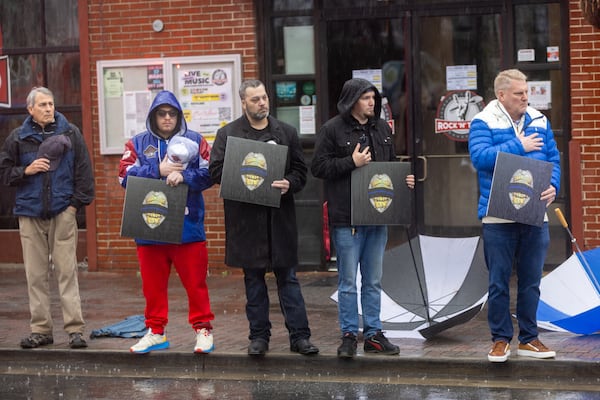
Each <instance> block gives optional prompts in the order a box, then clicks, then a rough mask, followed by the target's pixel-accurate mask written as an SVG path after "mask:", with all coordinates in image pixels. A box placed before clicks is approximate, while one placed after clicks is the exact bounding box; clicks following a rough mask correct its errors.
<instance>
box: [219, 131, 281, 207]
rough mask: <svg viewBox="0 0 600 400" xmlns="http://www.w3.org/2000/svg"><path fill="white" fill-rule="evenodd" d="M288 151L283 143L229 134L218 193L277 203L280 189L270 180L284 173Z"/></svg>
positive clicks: (228, 196)
mask: <svg viewBox="0 0 600 400" xmlns="http://www.w3.org/2000/svg"><path fill="white" fill-rule="evenodd" d="M287 153H288V147H287V146H284V145H280V144H275V143H270V142H262V141H258V140H250V139H244V138H239V137H235V136H228V137H227V145H226V147H225V158H224V160H223V173H222V175H221V188H220V192H219V196H221V197H222V198H223V199H227V200H235V201H241V202H244V203H252V204H259V205H263V206H269V207H279V204H280V201H281V190H280V189H276V188H273V187H271V183H272V182H273V181H275V180H280V179H283V177H284V176H285V164H286V162H287Z"/></svg>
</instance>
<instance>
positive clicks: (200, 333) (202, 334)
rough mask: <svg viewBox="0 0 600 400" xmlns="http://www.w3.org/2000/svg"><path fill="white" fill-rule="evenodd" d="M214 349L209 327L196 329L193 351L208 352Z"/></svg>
mask: <svg viewBox="0 0 600 400" xmlns="http://www.w3.org/2000/svg"><path fill="white" fill-rule="evenodd" d="M214 349H215V345H214V343H213V335H212V332H211V330H210V329H206V328H202V329H198V330H196V347H194V353H210V352H212V351H213V350H214Z"/></svg>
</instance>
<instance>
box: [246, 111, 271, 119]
mask: <svg viewBox="0 0 600 400" xmlns="http://www.w3.org/2000/svg"><path fill="white" fill-rule="evenodd" d="M247 115H248V118H250V119H252V120H255V121H262V120H263V119H265V118H267V117H268V116H269V110H262V111H257V112H250V111H247Z"/></svg>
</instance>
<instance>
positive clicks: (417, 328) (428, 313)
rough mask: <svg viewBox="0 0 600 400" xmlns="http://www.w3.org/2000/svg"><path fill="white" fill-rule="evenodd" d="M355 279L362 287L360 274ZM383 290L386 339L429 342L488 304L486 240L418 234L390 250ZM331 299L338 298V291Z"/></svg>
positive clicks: (385, 258) (387, 257) (386, 254)
mask: <svg viewBox="0 0 600 400" xmlns="http://www.w3.org/2000/svg"><path fill="white" fill-rule="evenodd" d="M357 281H358V283H359V286H360V276H359V277H357ZM382 289H383V293H382V301H381V320H382V322H383V329H384V330H385V331H386V335H387V336H388V337H392V338H393V337H417V338H425V339H427V338H431V337H433V336H435V335H436V334H438V333H440V332H442V331H444V330H446V329H448V328H451V327H453V326H456V325H459V324H462V323H465V322H467V321H469V320H470V319H472V318H473V317H474V316H475V315H476V314H477V313H478V312H479V311H480V310H481V309H482V308H483V306H484V304H485V302H486V300H487V290H488V273H487V268H486V266H485V260H484V257H483V245H482V242H481V240H480V239H479V237H467V238H449V237H432V236H424V235H419V236H417V237H414V238H413V239H411V240H410V241H408V242H406V243H404V244H402V245H400V246H396V247H393V248H391V249H388V250H386V252H385V254H384V261H383V279H382ZM332 298H333V299H334V300H337V292H336V293H334V294H333V295H332ZM359 298H360V296H359ZM359 311H360V308H359Z"/></svg>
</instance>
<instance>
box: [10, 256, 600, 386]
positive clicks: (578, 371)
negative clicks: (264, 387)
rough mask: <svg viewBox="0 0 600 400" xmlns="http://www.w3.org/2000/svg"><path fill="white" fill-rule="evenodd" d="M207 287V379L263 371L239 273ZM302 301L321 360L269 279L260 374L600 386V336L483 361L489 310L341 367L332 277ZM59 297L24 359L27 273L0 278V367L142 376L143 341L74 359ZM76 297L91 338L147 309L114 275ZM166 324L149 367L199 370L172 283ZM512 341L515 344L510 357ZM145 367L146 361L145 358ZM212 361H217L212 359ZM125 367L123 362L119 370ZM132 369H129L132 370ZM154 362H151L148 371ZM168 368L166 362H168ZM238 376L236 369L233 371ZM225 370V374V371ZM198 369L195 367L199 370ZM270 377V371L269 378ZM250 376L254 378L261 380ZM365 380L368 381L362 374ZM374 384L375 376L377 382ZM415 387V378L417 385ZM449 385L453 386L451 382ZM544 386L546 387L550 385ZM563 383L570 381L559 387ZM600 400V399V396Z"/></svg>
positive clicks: (126, 278) (111, 342) (125, 278)
mask: <svg viewBox="0 0 600 400" xmlns="http://www.w3.org/2000/svg"><path fill="white" fill-rule="evenodd" d="M231 272H232V273H228V272H224V273H222V274H220V275H213V276H211V277H209V280H208V285H209V290H210V296H211V303H212V309H213V312H214V314H215V320H214V321H213V325H214V330H213V334H214V337H215V347H216V348H215V352H214V353H212V354H210V355H208V356H202V357H203V358H202V360H203V361H202V364H203V367H202V370H203V371H204V372H205V373H206V368H207V367H208V366H211V365H212V366H213V367H214V368H216V369H217V370H219V371H222V369H223V368H235V369H236V370H237V369H239V368H241V367H240V366H243V369H245V370H252V365H254V364H253V363H256V362H257V361H256V360H254V359H251V358H250V357H248V356H247V353H246V348H247V345H248V339H247V336H248V322H247V320H246V316H245V311H244V307H245V294H244V284H243V279H242V275H241V274H240V273H239V272H238V271H237V270H231ZM298 278H299V280H300V282H301V284H302V288H303V294H304V297H305V301H306V305H307V310H308V316H309V321H310V327H311V330H312V341H313V343H314V344H315V345H317V346H318V347H319V348H320V350H321V352H320V354H319V355H317V356H314V357H305V356H300V355H298V354H295V353H291V352H290V351H289V343H288V339H287V331H286V330H285V327H284V324H283V318H282V316H281V312H280V310H279V304H278V301H277V293H276V287H275V281H274V279H273V276H272V274H269V275H268V280H269V282H268V284H269V288H270V297H271V321H272V323H273V329H272V337H271V343H270V351H269V353H268V354H267V356H266V357H265V360H263V361H260V366H261V367H260V369H259V370H260V371H261V372H260V373H261V374H263V376H264V374H268V373H269V371H271V372H277V373H280V372H281V371H285V370H287V369H289V368H293V371H294V372H293V373H301V372H299V371H302V370H303V369H304V374H315V373H319V374H320V373H326V371H329V373H333V371H335V373H336V374H344V373H348V374H350V375H352V374H357V375H363V376H364V375H369V374H375V376H380V377H381V376H383V375H388V376H398V375H400V374H405V375H406V374H409V372H410V374H417V375H415V376H418V374H419V373H420V374H439V376H440V377H443V376H446V377H448V376H449V375H448V374H449V373H450V371H452V373H453V374H456V376H465V379H467V378H468V377H469V376H470V377H474V376H475V375H477V376H479V377H480V378H481V379H483V380H489V379H516V380H519V379H521V380H522V379H526V377H527V376H529V377H531V379H537V378H535V377H539V376H544V377H546V379H547V378H552V379H558V378H563V379H565V380H570V381H571V382H573V380H574V379H576V380H577V379H580V380H585V382H588V381H587V380H588V379H589V381H590V382H591V384H592V385H594V384H595V385H596V386H598V385H597V379H598V378H597V377H598V376H600V372H599V371H600V369H599V367H600V335H592V336H577V335H572V334H568V333H557V332H547V331H542V332H541V335H540V338H541V340H542V341H543V342H544V343H545V344H546V345H547V346H548V347H550V348H551V349H553V350H556V351H557V357H556V359H555V360H531V359H524V358H520V357H518V356H517V355H516V351H514V352H513V353H514V354H513V355H512V356H511V358H510V359H509V361H508V362H507V363H504V364H500V365H498V364H494V365H492V363H489V362H488V361H487V357H486V354H487V352H488V350H489V346H490V336H489V331H488V327H487V322H486V311H487V310H486V309H485V308H484V310H483V311H482V312H481V313H479V314H478V315H477V316H476V317H475V318H474V319H473V320H471V321H469V322H467V323H466V324H463V325H460V326H457V327H454V328H451V329H448V330H446V331H444V332H442V333H441V334H439V335H438V336H436V337H434V338H433V339H430V340H426V341H425V340H420V339H392V342H394V343H395V344H397V345H399V346H400V356H373V355H364V354H363V353H362V343H359V354H358V357H357V358H356V359H355V360H354V361H350V362H348V361H345V362H342V361H344V360H338V359H337V357H336V349H337V346H338V345H339V343H340V339H339V337H340V333H339V329H338V325H337V307H336V303H334V302H333V301H332V300H330V298H329V296H330V295H331V294H332V293H333V292H335V290H336V282H337V275H336V273H335V272H303V273H299V274H298ZM51 282H52V290H53V317H54V323H55V328H54V344H53V345H51V346H46V347H44V348H40V349H34V350H22V349H21V348H20V347H19V342H20V339H21V338H22V337H24V336H26V335H28V334H29V309H28V300H27V290H26V283H25V273H24V271H23V270H22V269H21V268H0V292H1V293H2V299H3V301H2V306H1V307H0V322H1V323H0V359H2V360H14V362H15V363H19V362H20V360H23V361H25V360H30V361H31V362H33V361H34V360H35V359H36V358H40V359H41V358H43V359H44V360H46V361H48V360H49V359H61V360H64V359H73V360H85V359H87V361H88V362H93V363H96V364H97V365H102V364H103V363H106V364H111V363H117V362H121V363H123V368H126V364H127V363H129V362H131V363H132V364H135V365H136V367H137V368H139V367H140V364H139V362H138V361H139V357H140V356H137V355H132V354H129V347H130V346H131V345H133V344H134V343H135V342H136V340H137V339H122V338H96V339H88V344H89V348H88V349H85V350H71V349H69V347H68V338H67V335H66V333H65V332H64V331H63V330H62V315H61V312H60V308H59V305H58V296H57V289H56V283H55V281H54V277H51ZM79 283H80V291H81V296H82V302H83V311H84V316H85V318H86V322H87V328H86V332H85V336H86V338H87V337H88V336H89V334H90V332H91V331H92V330H94V329H99V328H102V327H105V326H107V325H110V324H113V323H116V322H119V321H121V320H122V319H124V318H126V317H128V316H131V315H135V314H143V312H144V299H143V296H142V292H141V280H140V278H139V275H138V274H136V273H134V272H127V273H125V272H123V273H121V272H120V273H109V272H88V271H85V270H81V271H80V275H79ZM169 299H170V314H169V317H170V318H169V319H170V321H169V325H168V327H167V336H168V339H169V341H170V343H171V347H170V348H169V349H168V350H165V351H160V352H154V353H152V355H151V357H150V358H148V357H147V358H145V359H144V360H145V361H144V363H143V364H144V365H146V364H147V365H148V368H150V366H152V365H153V363H154V368H155V367H156V363H159V364H161V365H163V366H164V365H167V364H170V363H177V362H178V361H177V360H187V361H182V362H183V363H184V364H185V363H186V362H192V363H195V364H197V363H198V356H196V357H194V355H193V347H194V343H195V335H194V333H193V331H192V329H191V327H190V326H189V324H188V322H187V301H186V295H185V291H184V289H183V287H182V286H181V283H180V282H179V279H178V278H177V276H176V275H175V274H172V276H171V280H170V295H169ZM514 346H515V340H513V347H514ZM141 357H143V356H141ZM211 357H212V358H214V359H211ZM118 360H120V361H118ZM129 360H131V361H129ZM152 360H154V361H152ZM167 360H169V361H167ZM236 365H237V367H234V366H236ZM227 366H229V367H227ZM196 367H197V365H196ZM265 368H266V369H265ZM259 370H256V371H250V373H257V371H259ZM367 370H369V372H368V373H367V372H366V371H367ZM377 374H378V375H377ZM415 379H417V378H415ZM453 379H456V377H454V378H453ZM544 380H545V379H544ZM563 382H564V381H563ZM598 390H600V389H598Z"/></svg>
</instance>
